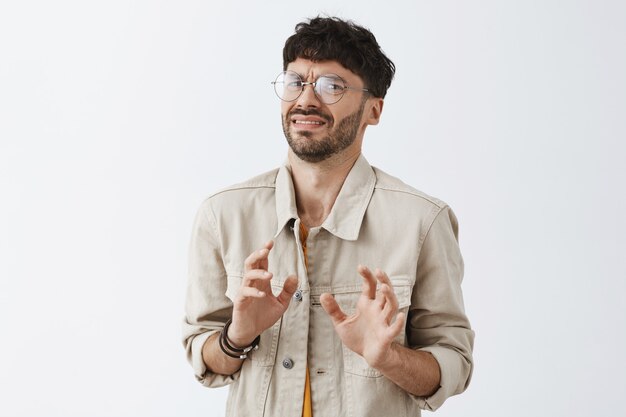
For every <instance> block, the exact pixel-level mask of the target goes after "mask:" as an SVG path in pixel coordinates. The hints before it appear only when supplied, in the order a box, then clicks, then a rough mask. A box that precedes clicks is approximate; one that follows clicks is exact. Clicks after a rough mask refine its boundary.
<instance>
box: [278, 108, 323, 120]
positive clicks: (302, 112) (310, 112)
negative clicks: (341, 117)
mask: <svg viewBox="0 0 626 417" xmlns="http://www.w3.org/2000/svg"><path fill="white" fill-rule="evenodd" d="M296 114H299V115H301V116H318V117H321V118H322V119H324V120H325V121H326V122H328V123H332V121H333V118H332V117H331V116H329V115H327V114H326V113H322V112H321V111H319V110H316V109H309V110H303V109H293V110H291V111H290V112H289V114H288V115H287V117H291V116H293V115H296Z"/></svg>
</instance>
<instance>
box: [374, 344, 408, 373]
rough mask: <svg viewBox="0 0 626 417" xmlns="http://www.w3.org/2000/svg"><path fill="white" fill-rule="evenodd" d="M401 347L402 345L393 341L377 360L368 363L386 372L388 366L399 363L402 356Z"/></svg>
mask: <svg viewBox="0 0 626 417" xmlns="http://www.w3.org/2000/svg"><path fill="white" fill-rule="evenodd" d="M399 348H400V345H399V344H398V343H396V342H391V344H390V345H389V347H388V348H387V349H385V350H384V353H383V354H381V355H379V357H378V358H377V359H376V360H373V361H372V362H368V365H369V366H371V367H372V368H374V369H376V370H378V371H380V372H384V371H385V369H387V368H392V367H393V366H394V364H396V363H398V358H399V357H400V355H399V352H398V349H399Z"/></svg>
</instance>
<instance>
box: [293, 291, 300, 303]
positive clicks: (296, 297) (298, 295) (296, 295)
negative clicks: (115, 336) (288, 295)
mask: <svg viewBox="0 0 626 417" xmlns="http://www.w3.org/2000/svg"><path fill="white" fill-rule="evenodd" d="M293 298H295V299H296V300H297V301H302V291H300V290H298V291H296V292H295V293H294V294H293Z"/></svg>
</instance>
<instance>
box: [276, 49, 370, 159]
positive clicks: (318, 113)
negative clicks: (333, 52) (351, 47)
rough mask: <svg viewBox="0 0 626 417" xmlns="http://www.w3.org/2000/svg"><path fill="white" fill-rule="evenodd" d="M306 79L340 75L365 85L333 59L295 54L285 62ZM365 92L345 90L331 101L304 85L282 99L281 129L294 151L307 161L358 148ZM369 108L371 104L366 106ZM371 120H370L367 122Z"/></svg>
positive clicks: (356, 84) (358, 85)
mask: <svg viewBox="0 0 626 417" xmlns="http://www.w3.org/2000/svg"><path fill="white" fill-rule="evenodd" d="M287 70H288V71H294V72H295V73H297V74H299V75H300V78H302V80H303V81H305V82H313V81H315V80H317V78H318V77H319V76H321V75H326V74H335V75H338V76H340V77H341V78H342V79H343V80H344V81H345V82H346V84H347V85H348V86H350V87H354V88H359V89H360V88H365V86H364V85H363V81H362V80H361V78H360V77H359V76H358V75H356V74H354V73H352V72H351V71H350V70H348V69H346V68H344V67H343V66H342V65H341V64H339V63H338V62H336V61H322V62H313V61H309V60H307V59H302V58H298V59H296V60H295V61H293V62H291V63H290V64H289V65H288V66H287ZM367 101H368V95H367V93H365V92H361V91H357V90H347V91H346V92H345V94H344V95H343V97H342V98H341V99H340V100H339V101H338V102H337V103H334V104H324V103H323V102H322V101H321V100H320V98H319V97H317V96H316V95H315V93H314V91H313V87H312V86H305V87H304V91H303V92H302V94H301V95H300V97H298V99H297V100H295V101H291V102H286V101H283V102H282V107H281V113H282V122H283V131H284V133H285V137H286V138H287V143H288V144H289V146H290V147H291V150H292V151H293V153H294V154H295V155H296V156H298V157H299V158H300V159H302V160H304V161H308V162H320V161H324V160H326V159H327V158H329V157H330V156H332V155H335V154H337V153H339V152H341V151H343V150H344V149H347V148H351V147H355V148H356V147H358V149H359V150H360V147H361V141H362V139H363V133H364V130H365V125H366V124H368V122H367V120H364V119H367V117H366V116H367V115H366V116H364V111H365V110H366V105H367ZM367 107H368V110H370V108H371V105H370V106H367ZM369 124H373V123H369Z"/></svg>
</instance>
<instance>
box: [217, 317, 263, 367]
mask: <svg viewBox="0 0 626 417" xmlns="http://www.w3.org/2000/svg"><path fill="white" fill-rule="evenodd" d="M230 324H231V320H230V319H229V320H228V321H227V322H226V323H225V324H224V328H223V329H222V331H221V332H220V336H219V346H220V349H221V350H222V352H223V353H224V354H225V355H227V356H230V357H231V358H234V359H241V360H243V359H246V358H247V357H248V353H249V352H250V351H252V350H256V349H258V347H259V341H260V340H261V336H260V335H259V336H257V337H255V338H254V340H252V342H250V343H249V344H241V345H238V344H237V343H236V342H233V341H232V340H230V338H229V337H228V330H229V328H230Z"/></svg>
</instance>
